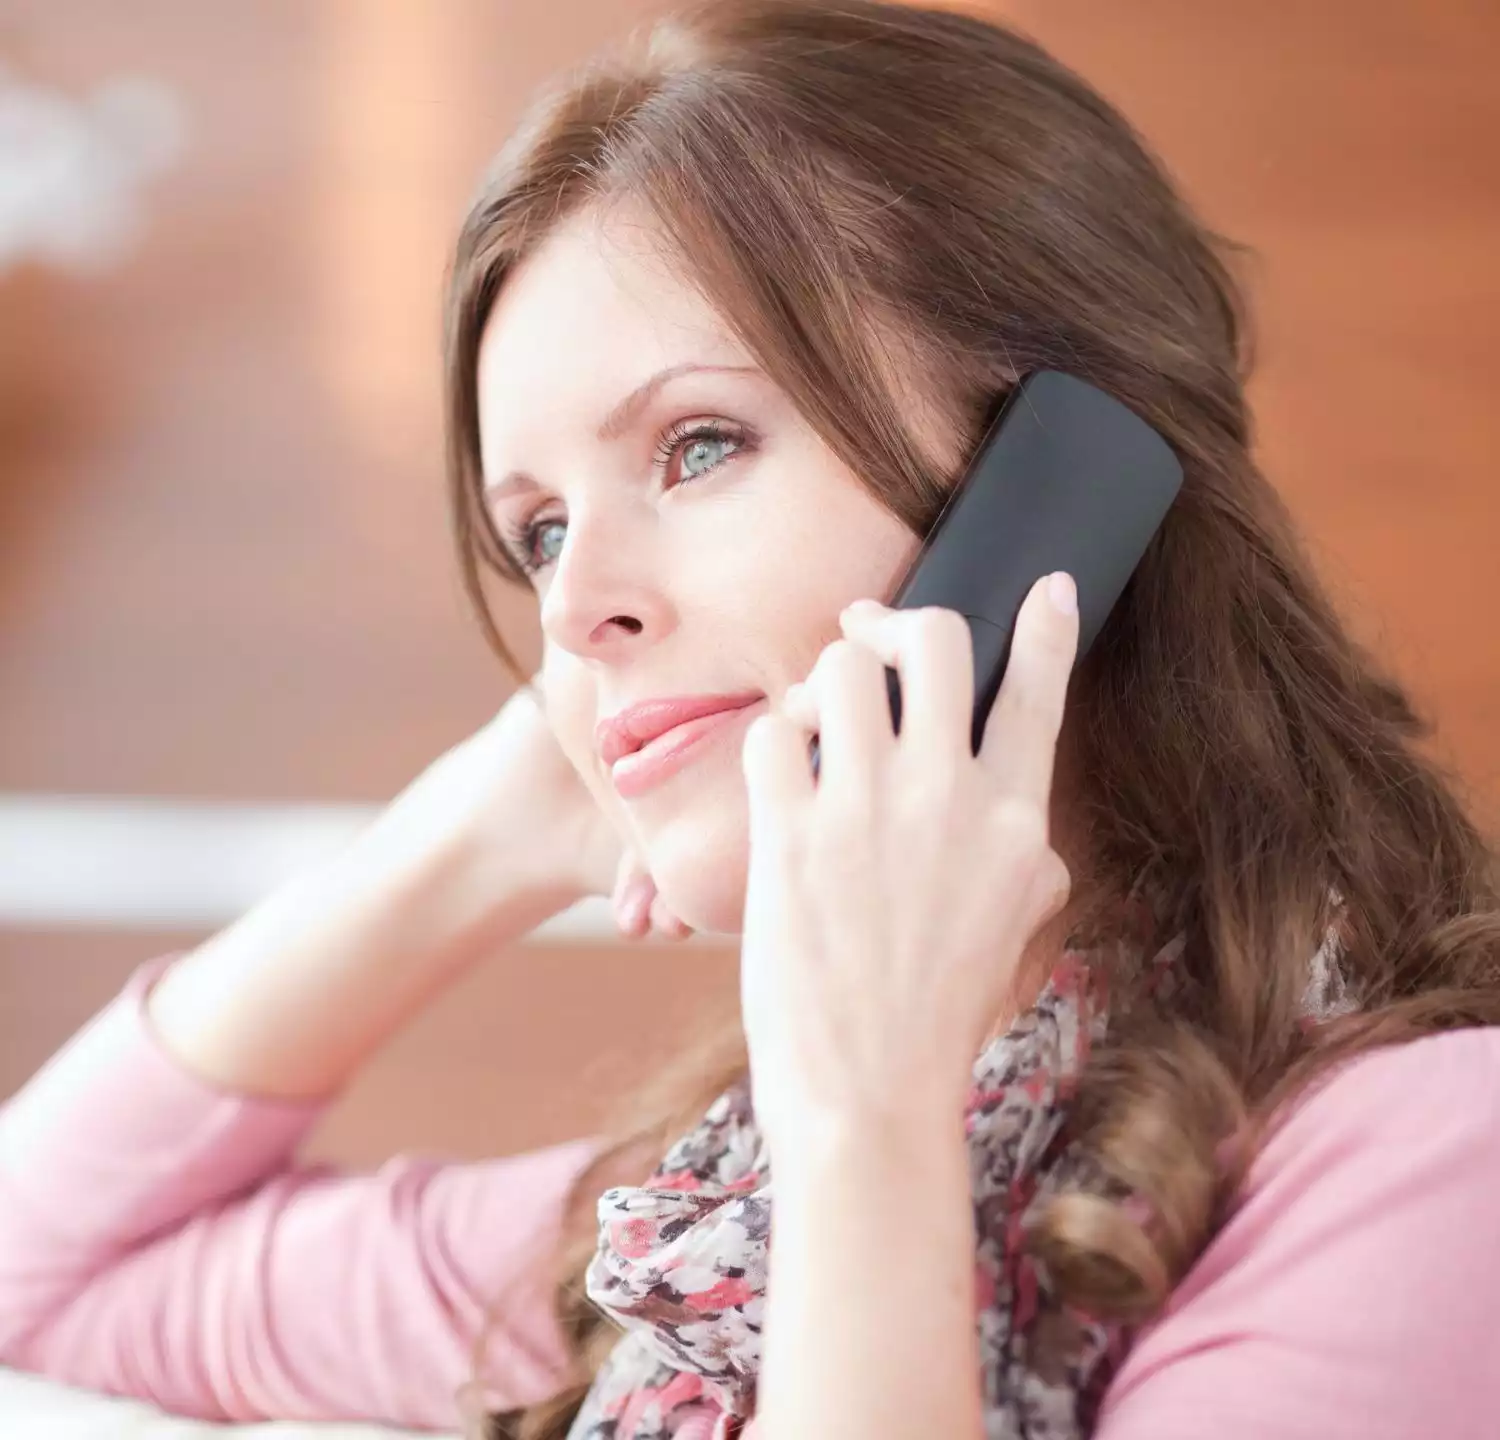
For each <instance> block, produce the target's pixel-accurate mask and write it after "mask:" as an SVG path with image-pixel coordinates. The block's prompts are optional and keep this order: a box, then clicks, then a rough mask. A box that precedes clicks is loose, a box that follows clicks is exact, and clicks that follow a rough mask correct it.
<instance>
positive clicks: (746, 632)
mask: <svg viewBox="0 0 1500 1440" xmlns="http://www.w3.org/2000/svg"><path fill="white" fill-rule="evenodd" d="M687 365H699V366H714V367H724V368H721V369H719V370H717V371H714V372H709V371H706V370H705V371H699V372H695V373H689V374H684V375H681V376H680V377H679V378H677V379H674V380H670V381H668V382H667V383H666V384H664V385H663V386H662V387H661V388H660V389H659V390H658V391H657V392H656V394H655V396H654V398H653V399H652V400H651V401H650V403H649V404H648V405H647V406H646V407H645V408H643V409H642V410H641V411H640V412H639V413H638V414H637V415H636V416H635V417H634V418H633V419H632V421H631V423H630V424H629V425H628V426H626V427H625V428H624V429H623V430H622V431H620V432H619V433H618V434H616V435H612V436H611V437H610V438H608V439H601V438H600V437H599V434H598V427H599V424H600V421H601V420H602V419H603V417H604V416H605V415H607V414H608V413H609V412H610V410H611V409H612V408H613V407H614V406H615V405H616V404H617V403H618V402H619V401H620V399H621V397H622V396H624V395H626V394H628V393H629V392H630V391H632V390H634V389H635V388H636V387H637V386H638V385H640V384H642V383H644V382H646V381H647V380H649V378H650V377H651V376H653V375H655V374H656V373H658V372H659V371H662V370H668V369H674V368H676V367H680V366H687ZM479 398H480V430H481V440H482V454H483V460H484V473H485V475H486V477H488V479H489V480H490V481H491V483H492V487H493V489H492V495H493V500H492V505H493V513H494V514H495V517H496V520H497V522H498V524H499V525H500V527H501V528H502V531H512V530H516V529H519V528H520V527H522V526H524V525H526V524H528V523H536V522H537V521H545V522H547V523H548V524H550V525H551V526H552V527H553V528H552V529H551V530H550V531H548V532H546V533H545V534H544V535H543V536H542V537H541V538H542V539H543V541H544V543H545V544H546V545H547V546H548V547H549V553H550V548H551V547H555V546H558V545H559V544H560V547H561V548H560V551H559V552H558V553H557V555H556V558H555V559H552V560H551V561H550V562H549V563H547V564H545V565H544V567H543V568H542V569H541V570H540V571H538V572H537V573H536V574H534V576H533V583H534V584H535V586H536V591H537V597H538V603H539V608H540V617H541V626H542V632H543V636H544V660H543V665H542V671H541V682H542V684H543V686H544V689H545V692H546V697H547V713H548V716H549V718H550V720H551V721H552V726H553V729H554V731H555V732H556V734H557V737H558V741H559V743H560V744H561V746H562V749H563V752H564V753H565V754H566V755H567V757H568V759H569V760H570V761H572V763H573V764H574V766H575V767H576V768H577V769H578V772H579V773H580V775H582V777H583V779H584V781H585V783H586V784H587V785H588V787H589V789H590V791H591V792H592V793H593V794H594V795H595V796H596V797H597V799H598V801H599V803H600V805H601V806H603V807H604V808H605V810H606V811H607V812H609V813H610V814H611V815H612V816H613V817H614V818H615V820H616V822H617V823H618V825H619V826H620V828H621V830H622V832H623V833H624V834H626V835H627V836H628V837H629V838H630V840H631V842H632V844H633V846H634V848H635V850H636V851H637V852H638V854H639V855H640V857H641V859H642V860H643V862H644V865H645V868H646V869H647V870H649V872H650V874H651V876H652V877H653V879H654V880H655V883H656V886H657V888H658V890H659V891H660V893H661V896H662V898H663V899H664V900H665V901H666V903H667V905H668V907H669V908H670V909H671V910H672V911H673V912H674V913H675V914H676V915H678V916H679V917H681V919H682V920H684V921H685V922H686V923H687V924H689V925H691V926H693V927H694V928H695V929H699V930H714V931H723V932H730V931H737V930H738V929H739V924H740V917H741V914H742V911H743V908H744V875H745V871H746V865H747V858H748V852H747V834H748V829H747V811H746V799H745V786H744V782H743V779H742V777H741V774H740V768H739V754H738V742H739V741H740V740H742V738H743V731H742V730H740V729H735V730H732V731H729V732H726V733H725V735H724V736H723V738H722V740H715V741H713V742H711V743H710V744H708V745H707V746H704V747H701V751H702V753H701V754H700V756H699V758H698V759H697V760H696V761H695V763H694V764H692V765H691V766H689V767H688V768H687V769H684V770H681V771H679V772H678V773H677V774H676V775H675V776H673V777H671V778H670V779H669V780H667V781H666V782H665V783H664V784H662V785H660V786H657V787H656V788H654V789H653V790H651V791H650V792H649V793H647V794H645V795H642V796H639V797H637V798H635V799H633V800H629V801H623V800H621V799H620V797H619V796H618V795H617V794H616V793H615V790H614V786H613V785H612V783H611V781H610V778H609V775H608V773H607V771H606V770H605V767H604V765H603V763H602V761H601V760H600V757H599V755H598V753H597V750H596V749H595V743H594V729H595V726H596V724H597V723H598V721H600V720H601V719H604V718H605V717H607V716H609V715H611V714H613V713H614V712H616V711H618V710H620V709H621V708H622V707H624V706H626V705H629V704H632V703H635V702H639V701H642V700H647V699H650V698H653V697H657V696H670V695H682V694H699V693H730V692H739V691H758V692H761V693H762V694H764V695H766V696H767V697H769V700H770V702H772V703H774V702H776V701H778V700H779V699H780V697H781V696H782V695H783V694H784V693H785V691H786V689H787V687H788V686H789V685H791V684H793V683H794V682H796V681H799V680H802V679H804V678H805V677H806V676H807V674H808V672H809V671H810V670H811V669H812V667H813V665H814V663H815V662H816V660H817V658H818V656H819V654H820V653H821V652H822V650H823V648H824V646H825V645H827V644H828V643H829V642H830V641H831V640H834V639H836V638H837V637H838V633H839V630H838V615H839V612H840V610H841V609H843V607H844V606H845V605H847V604H848V603H849V602H850V601H852V600H856V599H860V598H862V597H883V596H886V595H888V594H889V593H890V591H891V589H892V588H893V587H894V585H895V583H896V582H897V580H898V579H899V578H900V576H901V574H902V572H903V571H904V569H905V568H906V565H907V564H908V563H909V561H910V559H911V557H912V556H913V555H914V554H915V552H916V549H917V547H918V544H919V541H918V538H917V537H916V536H914V535H913V534H912V533H911V531H909V530H908V529H907V528H906V526H905V525H903V524H902V523H901V522H900V521H899V520H897V519H896V518H895V517H894V516H892V515H891V514H890V513H889V511H887V510H885V509H884V508H883V507H882V506H881V505H879V504H878V503H877V502H876V501H875V500H874V499H872V498H871V496H870V495H869V494H868V492H867V491H866V490H865V489H864V488H863V487H862V486H861V485H860V483H859V482H858V480H857V479H856V478H855V477H854V476H853V475H852V474H851V473H850V472H849V470H848V469H847V468H846V467H845V466H844V465H843V464H842V463H841V462H840V461H839V460H838V459H837V457H836V456H835V455H834V454H833V452H832V451H831V450H829V448H828V447H827V445H825V444H824V443H823V441H822V440H821V439H820V438H819V437H818V436H817V435H816V434H815V433H814V432H813V431H812V430H811V429H810V428H809V426H808V425H807V423H806V422H805V421H804V420H803V419H802V418H801V416H800V415H798V414H797V412H796V411H795V410H793V409H792V407H791V405H790V403H789V402H788V400H787V399H786V397H785V396H784V395H782V394H781V393H780V392H779V391H778V390H777V389H776V388H775V387H774V386H773V385H772V384H771V383H770V382H769V381H768V380H767V379H766V378H765V376H764V375H763V374H761V372H760V371H759V370H758V369H757V368H756V367H755V365H754V362H753V360H752V359H751V358H750V356H749V355H748V354H747V353H746V352H745V350H744V349H743V347H742V346H740V345H739V344H738V343H737V342H736V341H735V340H734V339H733V337H732V336H731V335H730V333H729V331H728V328H727V326H726V325H725V324H724V322H723V321H722V320H721V319H720V318H719V317H718V315H717V314H716V313H715V312H714V311H713V310H712V308H711V307H710V306H709V305H708V303H707V302H706V301H705V300H704V299H703V298H702V297H701V296H700V295H699V294H698V293H697V292H696V291H695V290H694V289H692V288H691V287H690V286H689V285H687V284H686V283H684V282H683V280H681V279H680V278H679V277H678V276H677V275H676V274H674V273H673V270H672V268H671V267H670V266H669V265H667V264H665V263H664V262H663V261H662V259H661V258H660V255H659V247H658V245H657V244H656V242H655V240H654V237H653V236H652V234H651V232H650V230H649V227H646V226H645V225H643V224H638V223H632V222H631V221H630V220H629V219H627V218H624V217H622V216H619V215H614V216H611V217H609V218H607V219H606V218H604V217H601V216H598V215H596V214H594V213H592V212H584V213H583V214H582V215H580V216H578V217H575V218H574V219H573V220H572V221H570V222H569V223H568V224H566V225H565V226H564V227H563V228H562V229H560V230H559V231H558V232H557V233H556V234H554V235H553V236H551V237H550V238H549V239H548V240H547V242H546V243H545V244H544V245H542V246H541V247H539V248H538V249H537V250H536V251H535V252H534V253H533V254H532V255H531V256H529V257H528V258H527V260H526V261H525V262H524V263H523V264H522V265H521V266H520V267H518V270H517V272H516V273H515V274H514V275H513V276H512V277H511V278H510V279H509V280H508V282H507V284H506V287H505V289H504V291H503V292H502V294H501V296H500V299H499V301H498V303H497V305H496V307H495V309H494V312H493V313H492V315H491V318H490V323H489V326H488V328H487V330H486V333H485V337H484V341H483V345H482V348H481V352H480V366H479ZM702 421H717V422H719V423H721V424H722V425H723V426H724V427H725V431H726V434H729V433H735V432H740V433H743V434H744V435H745V436H746V443H745V444H744V445H743V446H742V447H741V448H739V449H738V450H736V449H735V448H734V446H733V444H728V443H723V442H718V443H715V442H708V443H707V444H700V446H699V448H698V449H697V450H696V451H694V452H693V453H692V455H691V456H690V457H689V456H687V455H685V454H684V453H682V452H679V454H678V455H677V456H676V457H674V458H673V460H672V461H671V462H670V463H669V464H668V465H667V466H662V465H661V464H659V463H657V461H656V459H655V458H654V452H655V451H656V448H657V445H658V442H659V440H660V438H661V436H662V434H663V432H664V431H667V430H669V429H670V427H673V426H679V427H680V426H683V425H688V424H692V423H695V422H702ZM710 455H711V456H713V457H714V459H716V460H717V462H718V463H717V464H713V465H712V468H709V464H708V463H707V461H706V459H705V458H701V457H707V456H710ZM720 457H722V458H720ZM685 464H686V468H685ZM516 472H519V473H520V474H522V475H524V476H525V477H526V479H525V480H523V481H518V482H516V483H515V484H511V483H507V477H508V476H510V475H512V474H514V473H516ZM563 536H565V537H566V538H565V540H564V539H562V538H561V537H563ZM629 621H634V622H637V624H636V626H634V627H632V626H631V625H630V624H629V623H628V622H629Z"/></svg>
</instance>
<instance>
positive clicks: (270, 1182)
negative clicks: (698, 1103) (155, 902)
mask: <svg viewBox="0 0 1500 1440" xmlns="http://www.w3.org/2000/svg"><path fill="white" fill-rule="evenodd" d="M160 968H161V967H151V968H148V969H146V970H143V971H141V972H140V973H138V974H137V975H136V977H135V978H134V979H133V980H132V981H131V983H130V985H129V986H128V987H127V988H126V990H125V992H124V993H123V994H122V995H121V996H120V997H119V998H118V999H116V1000H115V1001H114V1002H112V1003H111V1004H110V1005H109V1006H108V1007H106V1009H105V1010H104V1011H103V1012H101V1014H100V1015H98V1016H97V1017H96V1018H95V1019H94V1020H93V1021H92V1022H91V1023H90V1024H89V1025H88V1026H87V1027H86V1028H85V1029H84V1030H83V1031H82V1032H80V1034H79V1035H77V1036H76V1037H75V1038H74V1039H73V1040H72V1041H70V1042H69V1044H68V1045H67V1046H66V1047H65V1048H64V1049H63V1050H62V1051H61V1052H60V1053H59V1054H58V1055H57V1056H55V1057H54V1058H53V1060H52V1061H51V1062H49V1064H48V1065H47V1066H46V1067H45V1068H44V1069H43V1070H42V1071H41V1072H40V1073H39V1074H38V1075H37V1076H36V1077H35V1078H34V1079H33V1080H32V1081H31V1083H30V1084H29V1085H28V1086H27V1087H26V1088H25V1089H24V1090H22V1091H21V1092H20V1093H19V1094H18V1095H17V1096H16V1097H15V1098H13V1099H12V1100H11V1101H10V1102H9V1104H8V1105H7V1106H6V1107H5V1109H4V1110H3V1111H0V1363H3V1364H6V1365H11V1366H14V1367H17V1368H20V1369H25V1370H31V1371H35V1372H38V1373H40V1374H44V1375H47V1376H50V1377H52V1378H54V1379H57V1380H61V1381H63V1382H66V1383H70V1384H74V1385H79V1386H83V1387H87V1388H91V1389H98V1390H106V1391H111V1392H115V1393H120V1394H127V1395H132V1396H136V1397H139V1398H143V1399H147V1400H151V1401H154V1402H155V1403H157V1404H158V1405H160V1406H162V1407H163V1408H165V1409H167V1410H170V1411H173V1412H176V1413H179V1414H187V1415H194V1416H199V1417H204V1418H209V1419H221V1420H253V1419H262V1418H268V1417H275V1418H289V1419H367V1420H375V1421H381V1422H385V1423H389V1424H400V1425H411V1426H420V1427H430V1428H450V1429H451V1428H455V1427H456V1425H457V1423H458V1416H459V1410H458V1403H457V1400H456V1398H455V1397H456V1392H457V1391H458V1390H459V1388H460V1387H461V1386H463V1385H464V1384H465V1383H466V1382H467V1381H468V1380H469V1379H470V1377H471V1375H472V1355H471V1352H472V1349H473V1346H474V1343H475V1340H476V1337H477V1336H478V1334H479V1333H480V1327H481V1326H482V1324H483V1323H484V1312H485V1307H486V1306H487V1305H488V1304H490V1303H491V1302H493V1301H495V1300H496V1299H497V1298H503V1309H502V1310H501V1311H500V1314H501V1317H502V1323H501V1324H500V1325H499V1326H498V1327H497V1335H496V1339H495V1340H494V1342H493V1343H492V1345H491V1348H490V1352H489V1360H488V1374H489V1377H490V1381H491V1385H492V1389H491V1392H490V1394H489V1395H488V1397H487V1398H488V1400H489V1403H490V1404H491V1406H492V1407H493V1408H497V1409H503V1408H507V1407H509V1406H511V1405H515V1404H520V1403H525V1402H527V1401H531V1400H536V1399H541V1398H544V1397H545V1396H547V1395H549V1394H551V1393H554V1392H555V1390H556V1389H557V1387H558V1383H559V1374H560V1365H561V1355H562V1345H561V1340H560V1337H559V1335H558V1334H557V1330H556V1325H555V1322H554V1321H553V1319H552V1316H551V1309H550V1295H549V1290H550V1286H549V1284H548V1283H547V1281H546V1279H545V1276H546V1275H547V1273H548V1272H549V1271H550V1265H549V1263H548V1262H549V1260H550V1256H551V1252H552V1247H553V1243H554V1238H555V1235H556V1231H557V1226H558V1223H559V1221H560V1217H561V1211H562V1205H563V1200H564V1197H565V1195H566V1193H567V1190H568V1187H569V1185H570V1184H571V1182H572V1180H573V1178H574V1177H575V1175H576V1174H577V1173H578V1172H579V1170H580V1169H581V1168H582V1167H583V1165H584V1164H585V1163H586V1162H587V1160H588V1159H589V1156H590V1153H591V1152H590V1147H589V1146H588V1145H586V1144H575V1145H569V1146H564V1147H559V1148H557V1149H553V1150H546V1151H541V1152H538V1153H536V1154H531V1155H523V1156H519V1157H516V1158H514V1159H507V1160H497V1161H492V1162H487V1163H482V1164H444V1163H442V1162H439V1161H436V1160H429V1159H422V1158H413V1157H406V1158H402V1159H397V1160H393V1161H391V1162H390V1163H389V1164H387V1165H385V1166H384V1167H382V1168H381V1169H380V1170H379V1171H378V1172H376V1173H374V1174H369V1175H346V1174H339V1173H336V1172H333V1171H330V1170H328V1169H313V1168H306V1167H300V1168H299V1167H297V1166H295V1165H294V1164H293V1162H292V1155H293V1152H294V1150H295V1147H296V1145H297V1144H298V1142H299V1141H300V1140H301V1139H302V1137H303V1136H304V1135H305V1134H306V1132H307V1130H308V1129H309V1127H310V1126H311V1124H312V1123H313V1121H314V1120H316V1119H317V1118H318V1115H319V1113H320V1108H319V1107H317V1106H313V1105H297V1104H285V1103H279V1102H275V1101H269V1100H262V1099H252V1098H246V1097H244V1096H237V1095H228V1094H221V1093H219V1092H217V1091H215V1090H213V1089H211V1088H209V1087H208V1086H206V1085H204V1084H203V1083H202V1082H200V1081H198V1080H196V1079H195V1078H193V1077H192V1076H191V1075H189V1074H188V1073H187V1072H185V1071H184V1070H182V1069H180V1068H178V1067H177V1066H176V1065H175V1064H174V1063H173V1061H172V1060H171V1059H170V1057H169V1056H168V1055H167V1054H166V1052H165V1051H164V1050H162V1049H161V1048H160V1047H159V1046H158V1045H157V1043H156V1042H155V1040H154V1038H153V1036H152V1035H151V1033H150V1031H149V1029H148V1027H147V1023H146V1020H145V1016H144V1013H143V1006H142V1002H143V999H144V997H145V994H146V992H147V990H148V989H149V986H150V983H151V981H152V979H153V978H154V976H155V974H156V973H159V969H160ZM537 1262H540V1263H539V1264H538V1263H537Z"/></svg>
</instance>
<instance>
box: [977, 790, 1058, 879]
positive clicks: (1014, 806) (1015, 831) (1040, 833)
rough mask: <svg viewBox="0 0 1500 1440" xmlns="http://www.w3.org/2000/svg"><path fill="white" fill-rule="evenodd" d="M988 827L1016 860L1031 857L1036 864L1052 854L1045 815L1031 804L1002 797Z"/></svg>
mask: <svg viewBox="0 0 1500 1440" xmlns="http://www.w3.org/2000/svg"><path fill="white" fill-rule="evenodd" d="M991 825H992V828H993V830H994V832H995V834H996V836H997V837H998V839H999V841H1000V843H1001V844H1003V845H1004V846H1005V847H1006V848H1007V849H1008V850H1009V851H1010V853H1011V855H1012V856H1013V857H1014V858H1015V859H1017V860H1023V859H1028V858H1034V859H1035V860H1036V861H1037V862H1038V863H1039V862H1040V860H1041V858H1042V857H1043V856H1044V855H1045V854H1050V853H1051V847H1050V846H1049V845H1048V843H1047V816H1046V814H1045V813H1044V811H1043V810H1042V807H1041V806H1040V805H1037V804H1036V803H1035V802H1034V801H1031V800H1025V799H1021V798H1020V797H1018V796H1013V795H1007V796H1005V797H1004V798H1002V799H1001V800H1000V801H999V802H998V803H997V804H996V805H995V807H994V810H993V812H992V815H991Z"/></svg>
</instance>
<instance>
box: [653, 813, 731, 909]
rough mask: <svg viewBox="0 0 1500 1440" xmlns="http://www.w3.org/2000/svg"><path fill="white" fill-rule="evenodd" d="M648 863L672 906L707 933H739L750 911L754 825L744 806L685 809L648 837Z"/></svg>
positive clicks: (657, 884) (670, 907)
mask: <svg viewBox="0 0 1500 1440" xmlns="http://www.w3.org/2000/svg"><path fill="white" fill-rule="evenodd" d="M646 849H647V852H648V854H647V865H648V868H649V869H650V871H651V878H652V879H653V880H655V882H656V888H657V891H658V893H659V894H660V895H661V898H662V899H663V900H664V901H665V902H666V904H667V908H668V909H670V910H671V911H672V913H673V914H674V915H676V916H677V917H678V918H679V919H680V920H682V921H684V922H685V923H686V924H688V925H691V926H692V927H693V929H694V930H696V931H698V932H699V933H700V934H705V935H738V934H739V933H740V928H741V925H742V924H743V921H744V915H745V876H746V871H747V869H748V866H749V827H748V823H747V819H746V816H745V814H744V811H743V809H742V808H738V809H737V808H734V807H728V806H726V807H724V808H723V809H720V810H719V811H718V813H717V814H715V815H713V816H712V817H708V816H704V815H703V814H702V813H701V812H700V813H697V814H694V815H683V816H682V817H681V818H680V819H678V820H677V821H675V822H673V823H670V824H667V825H664V826H663V827H662V828H661V830H660V831H658V832H657V833H656V834H655V835H652V836H651V837H650V839H649V841H648V842H647V845H646Z"/></svg>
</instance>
